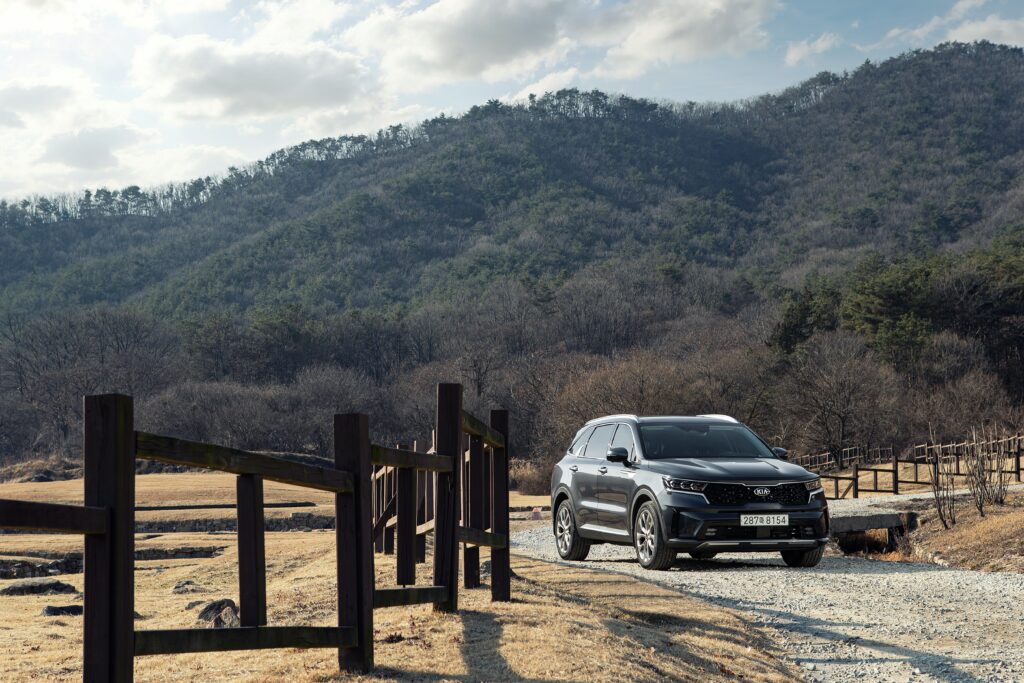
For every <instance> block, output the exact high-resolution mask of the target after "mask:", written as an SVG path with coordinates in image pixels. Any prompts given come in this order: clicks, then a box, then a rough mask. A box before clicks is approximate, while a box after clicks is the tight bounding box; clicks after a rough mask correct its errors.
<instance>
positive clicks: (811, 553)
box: [782, 546, 825, 567]
mask: <svg viewBox="0 0 1024 683" xmlns="http://www.w3.org/2000/svg"><path fill="white" fill-rule="evenodd" d="M824 554H825V546H819V547H817V548H813V549H812V550H783V551H782V559H783V560H784V561H785V563H786V564H787V565H789V566H790V567H815V566H817V565H818V563H819V562H821V556H822V555H824Z"/></svg>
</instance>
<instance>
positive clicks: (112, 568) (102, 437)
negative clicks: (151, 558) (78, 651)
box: [82, 394, 135, 683]
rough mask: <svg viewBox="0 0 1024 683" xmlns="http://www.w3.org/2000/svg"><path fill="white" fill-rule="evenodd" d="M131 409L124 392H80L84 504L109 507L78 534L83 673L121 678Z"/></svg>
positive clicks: (90, 678) (126, 672) (130, 564)
mask: <svg viewBox="0 0 1024 683" xmlns="http://www.w3.org/2000/svg"><path fill="white" fill-rule="evenodd" d="M134 413H135V411H134V406H133V403H132V398H131V397H130V396H122V395H120V394H107V395H104V396H86V397H85V404H84V433H83V439H82V443H83V446H84V453H83V457H84V460H85V468H84V469H85V504H86V505H88V506H94V507H104V508H107V509H109V510H110V523H109V529H108V531H107V533H106V534H94V535H92V534H91V535H88V536H86V537H85V610H84V614H85V616H84V637H83V640H82V646H83V650H84V652H83V660H84V661H83V678H84V680H85V681H86V682H87V683H110V682H113V683H127V682H128V681H131V680H132V677H133V666H132V662H133V659H134V657H135V620H134V613H135V576H134V572H135V414H134Z"/></svg>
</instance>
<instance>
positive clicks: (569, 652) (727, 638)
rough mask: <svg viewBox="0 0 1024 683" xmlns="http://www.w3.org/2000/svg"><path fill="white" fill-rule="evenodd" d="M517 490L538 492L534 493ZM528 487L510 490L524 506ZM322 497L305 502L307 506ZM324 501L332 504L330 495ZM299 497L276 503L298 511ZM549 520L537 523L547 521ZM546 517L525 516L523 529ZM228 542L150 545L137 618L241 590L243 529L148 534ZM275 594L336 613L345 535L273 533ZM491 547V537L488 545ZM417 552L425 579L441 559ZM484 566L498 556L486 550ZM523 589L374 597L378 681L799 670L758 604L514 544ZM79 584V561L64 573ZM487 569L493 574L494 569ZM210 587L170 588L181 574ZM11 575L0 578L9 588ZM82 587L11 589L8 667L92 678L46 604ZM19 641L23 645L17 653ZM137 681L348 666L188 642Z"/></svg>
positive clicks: (54, 487) (207, 489)
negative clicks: (454, 606) (384, 601)
mask: <svg viewBox="0 0 1024 683" xmlns="http://www.w3.org/2000/svg"><path fill="white" fill-rule="evenodd" d="M80 496H81V481H66V482H52V483H40V484H5V485H0V497H19V498H23V499H29V498H31V499H34V500H51V501H64V502H77V501H80ZM233 498H234V489H233V478H232V477H228V476H224V475H217V474H166V475H145V476H140V477H138V504H139V505H169V504H176V505H180V504H197V503H201V502H211V501H219V502H224V501H231V500H233ZM283 500H293V501H294V500H303V501H311V502H315V503H317V504H319V505H327V504H328V502H329V500H328V497H327V496H322V495H321V494H319V493H317V492H313V491H309V490H298V489H293V488H291V487H287V486H278V485H275V484H271V483H269V482H268V483H267V501H268V502H279V501H283ZM518 502H519V504H531V503H532V502H539V501H531V500H530V499H521V500H519V501H518ZM515 504H516V502H513V505H515ZM309 509H310V508H302V510H309ZM325 510H326V508H325ZM291 511H292V510H287V509H286V510H268V515H271V514H290V512H291ZM211 513H214V514H217V515H218V516H227V515H230V514H232V511H230V510H227V511H225V510H212V511H210V510H200V511H194V510H189V511H173V512H163V511H161V512H148V513H140V514H139V517H140V519H141V518H143V516H145V515H149V516H160V515H163V516H166V515H174V516H176V517H177V516H179V515H181V516H187V517H194V516H196V515H197V514H211ZM546 523H547V522H540V523H539V524H546ZM531 524H533V525H536V524H538V522H526V521H522V522H515V523H514V529H515V528H523V527H524V526H528V525H531ZM188 547H192V548H196V547H201V548H218V549H222V550H219V554H218V555H216V556H214V557H210V558H201V559H196V558H190V559H162V560H141V561H138V562H137V563H136V591H135V594H136V607H135V609H136V611H137V612H138V613H139V616H140V617H141V618H140V619H139V620H138V621H137V624H136V628H138V629H152V628H185V627H191V626H194V625H195V619H196V611H197V610H192V611H189V610H186V609H185V607H186V604H187V603H189V602H192V601H194V600H203V601H207V600H215V599H219V598H232V599H235V600H236V601H237V552H236V548H235V544H234V535H233V534H230V533H214V534H191V533H180V534H159V535H141V534H140V535H139V536H138V537H137V545H136V549H137V550H143V549H146V548H154V549H156V548H162V549H167V550H175V549H182V548H188ZM266 547H267V575H268V586H267V597H268V605H269V610H268V612H269V614H268V617H269V621H270V623H271V624H279V625H280V624H305V625H317V624H319V625H329V624H331V623H332V620H333V619H334V618H335V614H336V600H337V596H336V591H335V584H334V582H335V564H334V534H333V533H332V532H330V531H309V532H280V533H268V534H267V536H266ZM80 550H81V541H80V539H78V538H76V537H69V536H50V535H41V534H11V535H3V536H0V558H11V557H25V556H31V555H34V554H38V553H40V552H45V553H57V554H59V553H64V552H75V551H80ZM483 554H484V559H485V560H486V557H487V555H486V551H483ZM427 559H428V564H426V565H419V566H418V573H419V575H420V576H421V577H422V581H425V580H426V577H427V576H429V573H430V569H429V567H430V565H429V561H430V557H429V555H428V558H427ZM376 567H377V585H381V586H383V585H392V584H393V583H394V557H393V556H384V555H377V557H376ZM485 567H486V564H485ZM512 569H513V571H514V572H515V575H514V578H513V584H512V592H513V597H514V600H513V602H511V603H506V604H501V603H495V604H492V603H491V602H490V592H489V590H487V588H486V587H485V588H482V589H475V590H463V591H461V592H460V597H459V600H460V613H459V614H458V615H436V614H434V613H432V612H431V610H430V608H429V607H428V606H421V607H414V608H393V609H382V610H377V611H376V612H375V614H374V619H375V629H374V638H375V641H376V644H375V649H376V658H377V669H376V671H375V672H374V674H373V675H372V676H370V677H368V680H409V679H414V680H467V681H469V680H510V679H516V680H518V679H530V680H552V681H555V680H573V681H612V680H625V679H630V680H651V681H655V680H665V679H667V678H677V679H683V680H702V681H704V680H708V681H715V680H723V681H724V680H734V679H735V678H736V677H737V676H742V677H744V678H745V679H747V680H761V681H783V680H792V679H794V678H795V677H796V675H797V674H796V671H795V670H794V669H793V667H792V665H791V664H789V663H787V662H785V661H784V660H783V659H781V656H782V653H781V652H776V651H774V649H773V646H772V644H771V642H770V641H769V640H768V639H767V638H766V637H765V636H764V635H763V634H762V633H761V632H760V630H759V629H758V628H757V627H755V626H753V625H752V624H751V622H750V620H749V618H748V617H744V616H741V615H739V614H738V613H736V612H734V611H731V610H728V609H725V608H721V607H716V606H712V605H710V604H709V603H706V602H703V601H701V600H697V599H694V598H690V597H686V596H684V595H682V594H680V593H679V592H677V591H674V590H670V589H667V588H663V587H659V586H655V585H653V584H651V583H649V582H646V581H642V580H638V579H635V578H631V577H626V576H618V575H608V574H606V573H602V572H594V571H592V570H588V569H583V568H575V567H573V568H567V567H564V566H559V565H554V564H550V563H548V562H543V561H539V560H534V559H527V558H524V557H518V556H513V563H512ZM57 578H59V579H61V580H63V581H66V582H68V583H70V584H72V585H74V586H75V587H76V588H78V589H79V590H80V589H81V587H82V584H81V581H82V575H81V574H69V575H62V576H59V577H57ZM487 578H488V577H487V574H486V572H485V573H484V582H485V584H486V581H487ZM186 579H188V580H192V581H195V582H196V584H198V585H199V586H200V587H201V589H202V591H203V592H200V593H192V594H184V595H179V594H175V593H172V592H171V589H172V588H173V586H174V585H175V584H176V583H177V582H179V581H182V580H186ZM10 583H11V581H0V588H2V587H3V586H6V585H9V584H10ZM80 601H81V598H80V597H79V596H74V595H54V596H17V597H15V596H5V597H0V606H2V610H3V614H4V619H3V623H2V624H0V652H3V653H6V654H7V656H5V657H4V658H3V659H2V660H0V680H78V679H80V675H81V674H80V665H81V661H80V657H81V652H80V650H81V631H82V619H81V617H43V616H40V611H41V610H42V609H43V607H44V606H46V605H65V604H80ZM12 655H13V656H12ZM135 671H136V679H137V680H139V681H170V680H174V681H182V680H203V681H227V680H231V681H235V680H242V681H277V680H282V679H284V678H287V679H289V680H292V681H330V680H340V678H341V677H340V676H338V675H337V666H336V655H335V653H334V652H333V651H330V650H305V651H301V650H267V651H260V652H238V653H217V654H208V655H177V656H173V657H149V658H139V659H137V660H136V664H135Z"/></svg>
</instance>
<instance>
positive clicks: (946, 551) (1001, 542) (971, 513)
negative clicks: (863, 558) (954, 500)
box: [882, 493, 1024, 572]
mask: <svg viewBox="0 0 1024 683" xmlns="http://www.w3.org/2000/svg"><path fill="white" fill-rule="evenodd" d="M918 514H919V517H918V522H919V523H920V527H919V528H918V529H917V530H916V531H914V532H913V533H911V534H910V537H909V547H908V548H906V549H904V550H903V551H902V552H896V553H889V554H886V555H883V556H882V557H883V558H884V559H889V560H911V561H913V560H916V561H920V560H922V559H924V560H935V559H941V561H943V562H945V563H947V564H949V565H950V566H954V567H962V568H964V569H977V570H981V571H1012V572H1024V494H1019V493H1018V494H1011V495H1009V496H1008V497H1007V504H1006V505H991V506H988V507H986V508H985V516H984V517H981V516H980V515H979V514H978V511H977V510H976V509H975V508H974V507H973V506H972V505H971V504H970V502H969V501H968V500H966V499H964V498H963V497H961V498H960V499H959V500H958V506H957V523H956V525H955V526H954V527H953V528H951V529H948V530H947V529H943V528H942V523H941V522H939V519H938V517H937V515H936V514H935V511H934V510H933V509H930V508H927V507H924V508H922V509H921V510H920V511H919V513H918Z"/></svg>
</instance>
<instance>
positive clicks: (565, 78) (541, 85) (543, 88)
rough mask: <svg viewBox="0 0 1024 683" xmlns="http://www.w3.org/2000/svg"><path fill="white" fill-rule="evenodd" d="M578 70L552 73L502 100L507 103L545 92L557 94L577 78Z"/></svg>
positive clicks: (573, 68)
mask: <svg viewBox="0 0 1024 683" xmlns="http://www.w3.org/2000/svg"><path fill="white" fill-rule="evenodd" d="M579 73H580V70H579V69H577V68H576V67H574V66H573V67H569V68H568V69H565V70H563V71H553V72H551V73H549V74H547V75H546V76H544V77H543V78H540V79H538V80H536V81H534V82H533V83H531V84H530V85H528V86H526V87H525V88H523V89H522V90H520V91H519V92H517V93H516V94H514V95H510V96H508V97H506V98H504V99H505V100H506V101H509V102H516V101H519V100H525V99H526V98H528V97H529V96H530V95H543V94H544V93H546V92H557V91H559V90H561V89H562V88H567V87H569V85H570V84H571V83H572V82H573V81H574V80H576V77H577V76H579Z"/></svg>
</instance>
